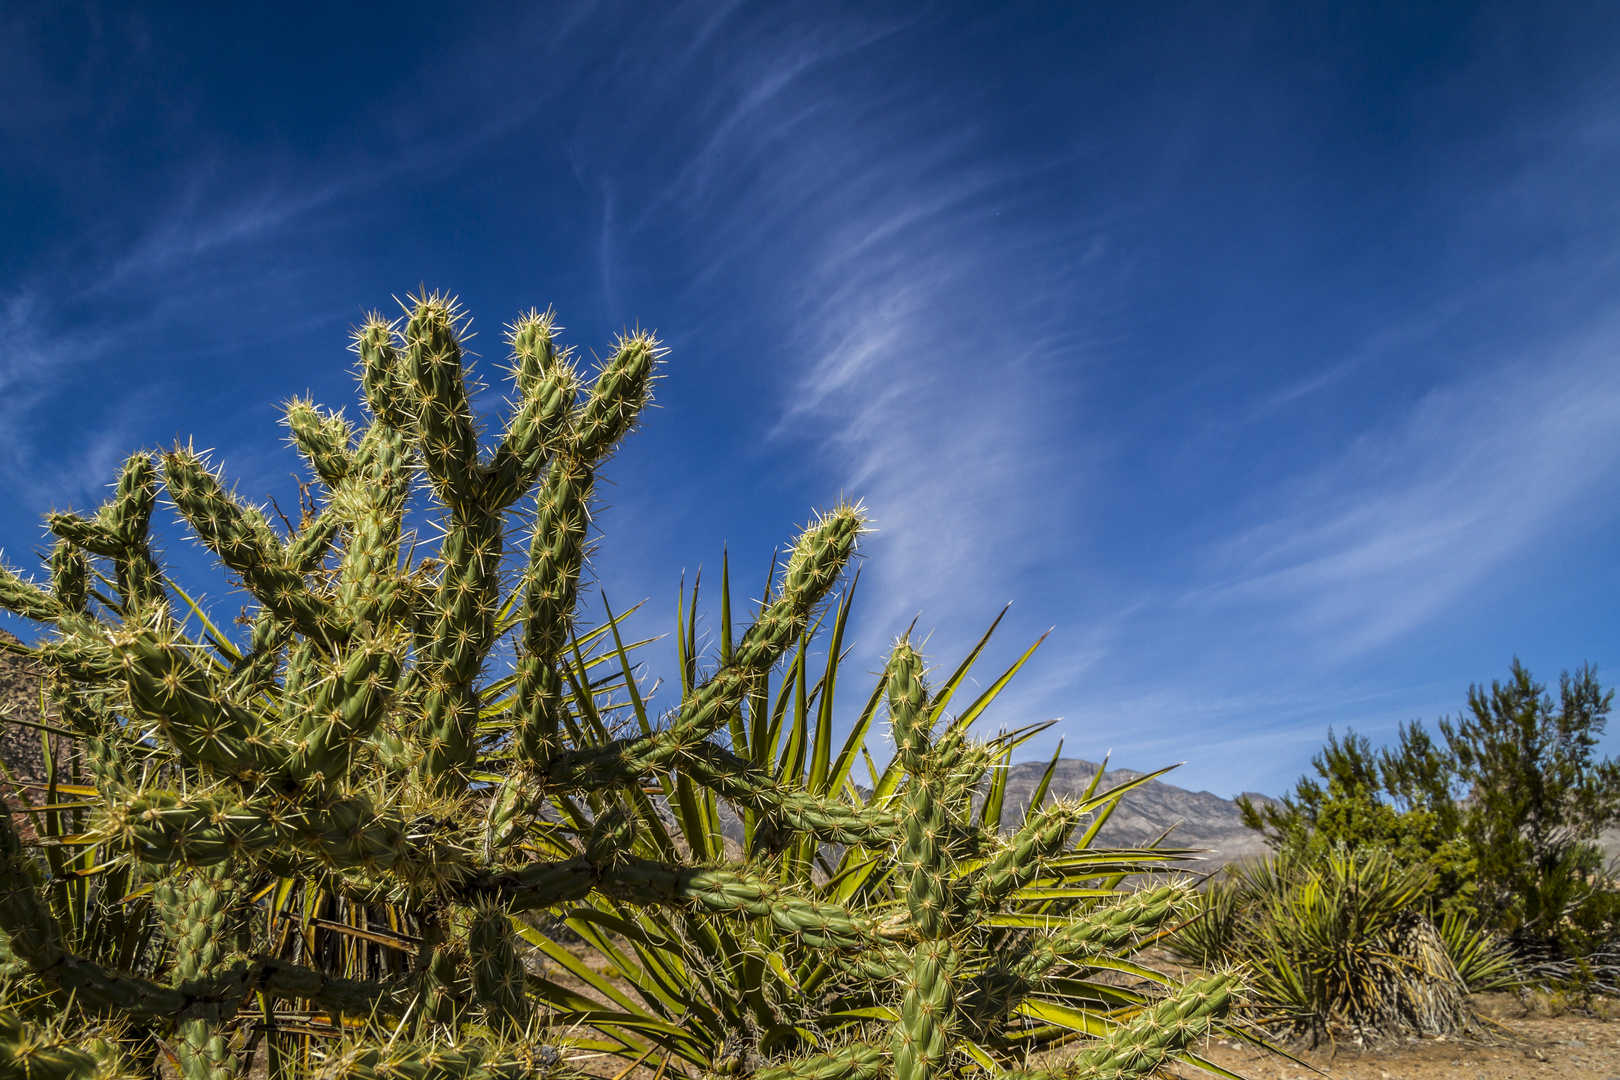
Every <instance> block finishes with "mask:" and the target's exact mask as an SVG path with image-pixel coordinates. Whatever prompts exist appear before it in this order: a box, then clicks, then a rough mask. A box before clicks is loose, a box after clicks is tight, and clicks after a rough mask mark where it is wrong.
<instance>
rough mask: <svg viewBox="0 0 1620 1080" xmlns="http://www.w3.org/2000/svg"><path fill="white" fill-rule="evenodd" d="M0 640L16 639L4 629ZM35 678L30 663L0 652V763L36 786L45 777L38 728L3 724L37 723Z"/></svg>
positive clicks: (38, 674) (37, 690) (10, 653)
mask: <svg viewBox="0 0 1620 1080" xmlns="http://www.w3.org/2000/svg"><path fill="white" fill-rule="evenodd" d="M0 639H4V640H5V641H9V642H12V643H15V642H16V640H17V639H16V638H15V637H13V636H12V635H10V634H8V633H7V632H6V631H4V630H0ZM39 679H40V672H39V668H38V666H37V665H35V664H34V663H33V662H32V661H31V660H29V659H28V658H27V657H23V656H18V655H17V654H16V653H13V652H8V651H6V650H4V649H0V760H3V761H4V762H5V763H6V765H7V766H8V767H9V768H10V769H11V770H12V772H13V773H14V774H15V775H16V777H17V779H18V780H22V781H25V782H32V783H36V784H37V783H41V782H43V780H44V778H45V755H44V753H43V751H42V750H41V747H40V740H39V736H40V731H39V729H38V728H31V727H24V726H23V725H21V724H10V723H5V722H4V721H5V720H6V719H9V718H11V717H17V718H19V719H22V720H32V721H34V722H35V723H38V722H39Z"/></svg>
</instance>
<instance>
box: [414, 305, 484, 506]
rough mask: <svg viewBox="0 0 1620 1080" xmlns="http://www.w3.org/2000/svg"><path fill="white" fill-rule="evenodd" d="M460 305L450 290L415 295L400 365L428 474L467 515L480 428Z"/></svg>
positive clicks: (436, 487) (475, 479) (475, 485)
mask: <svg viewBox="0 0 1620 1080" xmlns="http://www.w3.org/2000/svg"><path fill="white" fill-rule="evenodd" d="M461 320H462V313H461V310H460V309H459V308H458V307H457V306H456V302H455V301H454V300H453V299H452V298H450V297H447V296H441V295H440V294H438V293H433V294H430V295H427V296H423V297H421V298H419V299H417V300H416V303H415V306H414V307H413V308H412V309H411V312H410V317H409V319H408V320H407V321H406V324H405V352H404V356H403V363H402V365H401V366H400V368H399V371H400V372H401V374H402V375H403V376H404V381H405V382H406V383H407V385H408V386H409V387H410V391H409V392H410V394H411V396H412V397H413V398H414V404H415V410H416V416H415V419H416V430H417V433H418V439H419V441H420V446H421V451H422V461H423V463H424V464H426V466H427V472H428V478H429V479H430V480H431V481H432V483H433V488H434V490H435V491H436V492H437V493H438V495H439V498H440V499H442V500H443V501H444V502H445V504H446V505H448V506H450V507H451V508H452V509H453V510H456V511H459V512H460V513H462V514H464V515H467V514H470V513H471V512H472V511H473V510H474V502H475V499H476V498H477V495H478V433H477V431H476V430H475V429H474V427H473V416H472V406H471V405H470V404H469V403H468V401H467V384H466V380H465V377H464V375H463V368H462V362H461V338H460V323H461Z"/></svg>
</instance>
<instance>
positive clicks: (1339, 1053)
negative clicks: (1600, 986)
mask: <svg viewBox="0 0 1620 1080" xmlns="http://www.w3.org/2000/svg"><path fill="white" fill-rule="evenodd" d="M1493 1005H1494V1006H1495V1007H1492V1006H1493ZM1515 1005H1516V1003H1515ZM1482 1011H1483V1012H1485V1013H1487V1014H1493V1013H1494V1014H1495V1019H1494V1020H1493V1024H1494V1025H1495V1026H1496V1028H1497V1031H1498V1033H1499V1038H1498V1039H1497V1040H1495V1041H1488V1042H1455V1041H1452V1040H1450V1039H1446V1040H1443V1041H1442V1040H1439V1039H1421V1040H1409V1041H1407V1042H1405V1043H1403V1044H1399V1045H1397V1046H1395V1047H1392V1048H1387V1049H1378V1050H1362V1049H1359V1048H1357V1047H1354V1046H1344V1045H1341V1046H1339V1047H1338V1048H1337V1050H1336V1051H1335V1050H1334V1049H1331V1048H1325V1047H1324V1048H1319V1049H1318V1050H1317V1051H1315V1052H1309V1051H1299V1052H1297V1053H1296V1056H1297V1057H1298V1058H1299V1060H1300V1061H1301V1062H1303V1063H1304V1065H1301V1064H1296V1063H1295V1062H1293V1061H1289V1060H1288V1059H1287V1058H1283V1057H1279V1056H1276V1055H1273V1054H1266V1053H1259V1052H1256V1051H1255V1050H1253V1049H1252V1048H1250V1047H1246V1046H1234V1045H1232V1044H1230V1043H1226V1044H1220V1043H1217V1044H1213V1045H1211V1046H1210V1047H1209V1048H1208V1050H1207V1051H1206V1053H1205V1054H1204V1056H1206V1057H1208V1058H1209V1059H1210V1060H1211V1061H1213V1062H1215V1063H1216V1064H1218V1065H1221V1066H1222V1067H1224V1068H1227V1069H1230V1070H1231V1071H1233V1072H1235V1073H1238V1074H1239V1075H1241V1076H1245V1077H1248V1078H1250V1080H1296V1078H1297V1080H1307V1078H1309V1077H1314V1076H1327V1077H1333V1078H1335V1080H1340V1078H1342V1080H1519V1078H1521V1077H1549V1078H1550V1077H1557V1078H1559V1080H1617V1078H1620V1020H1605V1019H1599V1018H1598V1017H1596V1016H1590V1015H1581V1014H1577V1013H1566V1014H1564V1015H1562V1016H1557V1017H1549V1016H1545V1015H1543V1016H1533V1015H1524V1010H1523V1009H1520V1008H1517V1007H1515V1006H1514V1005H1506V1004H1505V1003H1490V1004H1488V1005H1487V1007H1486V1008H1485V1009H1483V1010H1482ZM1515 1014H1518V1015H1515ZM1305 1066H1310V1068H1306V1067H1305ZM1313 1070H1316V1071H1314V1072H1313ZM1184 1075H1186V1076H1188V1078H1189V1080H1191V1078H1192V1077H1206V1076H1208V1075H1209V1074H1208V1073H1204V1072H1202V1071H1198V1072H1188V1073H1185V1074H1184Z"/></svg>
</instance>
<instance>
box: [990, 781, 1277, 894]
mask: <svg viewBox="0 0 1620 1080" xmlns="http://www.w3.org/2000/svg"><path fill="white" fill-rule="evenodd" d="M1046 766H1047V763H1046V762H1043V761H1026V762H1023V763H1022V764H1018V765H1014V766H1012V767H1011V768H1010V769H1009V770H1008V772H1007V801H1006V807H1007V809H1006V815H1005V816H1006V818H1007V819H1008V820H1016V819H1017V815H1015V814H1014V813H1013V811H1014V810H1017V811H1020V812H1021V811H1022V809H1023V808H1024V807H1026V806H1028V805H1029V801H1030V798H1031V797H1032V796H1033V795H1034V794H1035V789H1036V787H1038V786H1039V785H1040V782H1041V776H1042V775H1043V774H1044V773H1045V772H1046ZM1098 768H1100V766H1099V765H1098V764H1097V763H1096V762H1093V761H1085V760H1082V759H1080V758H1062V759H1059V761H1058V763H1057V768H1056V769H1054V770H1053V774H1052V786H1051V788H1050V790H1049V791H1048V793H1047V798H1048V799H1051V798H1077V797H1079V796H1080V795H1081V794H1083V793H1084V792H1085V790H1086V788H1087V786H1089V785H1090V783H1091V779H1092V777H1094V776H1096V775H1097V770H1098ZM1142 775H1143V774H1142V773H1139V772H1134V771H1132V770H1130V769H1109V770H1108V771H1107V772H1106V773H1105V774H1104V775H1103V779H1102V783H1101V784H1099V785H1098V791H1105V790H1107V789H1108V788H1111V787H1114V786H1115V785H1118V784H1122V783H1125V782H1126V781H1128V780H1135V779H1137V778H1138V777H1140V776H1142ZM1170 775H1171V776H1174V775H1175V774H1174V773H1171V774H1170ZM1249 798H1251V799H1253V800H1254V801H1255V803H1256V804H1263V803H1268V802H1270V801H1271V800H1270V799H1269V798H1267V797H1266V796H1264V795H1256V794H1253V793H1250V794H1249ZM1166 829H1169V830H1171V832H1170V835H1169V836H1168V837H1167V838H1166V840H1165V845H1166V846H1168V847H1182V848H1199V849H1203V851H1204V854H1203V856H1202V861H1201V863H1200V865H1199V866H1198V867H1197V869H1198V870H1200V871H1207V870H1212V869H1214V868H1216V867H1218V866H1222V865H1224V864H1226V863H1228V862H1232V861H1234V860H1236V859H1243V858H1248V857H1251V856H1258V855H1263V854H1264V853H1265V852H1266V850H1267V849H1266V846H1265V843H1264V842H1263V841H1262V840H1261V838H1260V834H1259V833H1255V832H1251V831H1250V830H1248V829H1246V828H1244V827H1243V820H1242V818H1241V817H1240V816H1239V814H1238V808H1237V804H1236V803H1235V802H1233V801H1232V800H1230V799H1223V798H1221V797H1220V796H1219V795H1215V794H1212V793H1210V792H1208V791H1188V790H1187V789H1185V788H1179V787H1176V786H1175V785H1174V784H1169V783H1166V782H1165V781H1163V780H1149V781H1148V782H1147V783H1146V784H1144V785H1142V786H1141V787H1139V788H1137V789H1136V790H1134V791H1131V792H1129V793H1127V794H1126V795H1125V797H1124V798H1123V799H1121V800H1120V805H1119V808H1118V809H1116V810H1115V811H1114V814H1113V816H1112V817H1110V818H1109V819H1108V823H1107V824H1106V825H1104V826H1103V829H1102V832H1101V833H1100V834H1099V835H1098V842H1099V843H1101V844H1103V845H1105V846H1109V847H1136V846H1139V845H1142V844H1147V843H1151V842H1152V841H1153V840H1155V839H1156V838H1157V837H1159V836H1160V835H1161V834H1162V833H1164V831H1165V830H1166Z"/></svg>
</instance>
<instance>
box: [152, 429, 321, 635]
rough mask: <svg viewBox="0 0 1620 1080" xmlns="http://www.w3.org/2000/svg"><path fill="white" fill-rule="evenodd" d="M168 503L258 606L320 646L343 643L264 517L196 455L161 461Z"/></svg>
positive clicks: (182, 453) (184, 451)
mask: <svg viewBox="0 0 1620 1080" xmlns="http://www.w3.org/2000/svg"><path fill="white" fill-rule="evenodd" d="M163 475H164V480H165V482H166V485H167V487H168V491H169V497H170V498H172V499H173V500H174V504H175V506H176V507H178V508H179V510H180V513H181V515H182V516H183V517H184V518H185V519H186V522H187V523H188V524H189V525H190V526H191V528H192V529H193V531H195V532H196V534H197V538H198V539H199V540H201V541H202V542H203V544H204V545H205V546H207V548H208V549H209V550H210V551H212V552H213V553H214V554H215V555H217V556H218V557H219V560H220V561H221V562H222V563H224V564H225V566H226V567H227V568H229V569H231V570H233V571H235V572H236V573H237V574H239V575H240V576H241V578H242V582H243V584H245V585H246V586H247V587H248V588H249V589H250V590H252V592H253V595H254V596H255V597H257V598H258V601H259V603H261V604H263V605H264V606H265V607H267V608H269V609H270V610H271V611H274V612H275V613H276V615H277V617H278V618H281V619H283V620H285V621H286V622H289V623H291V624H292V625H293V626H295V627H297V629H298V632H299V633H301V634H304V635H305V636H307V637H310V638H312V639H316V640H322V641H325V640H339V639H341V638H342V636H343V630H342V628H341V627H340V626H339V624H338V620H337V614H336V612H335V611H334V609H333V607H332V603H331V601H330V600H328V599H326V598H325V597H322V596H318V595H316V594H315V593H314V592H312V591H311V590H310V588H309V586H308V585H307V584H306V583H305V581H304V577H303V573H302V572H301V570H300V569H299V568H297V567H294V566H289V565H287V563H286V561H285V559H284V555H285V553H284V552H283V551H282V549H281V544H280V542H279V540H278V539H277V538H276V535H275V533H274V532H273V531H272V530H271V529H270V527H269V524H268V523H267V522H266V521H265V520H264V516H263V515H262V514H260V513H259V512H258V511H257V510H255V509H253V508H251V507H246V506H243V505H242V504H241V503H240V502H238V501H237V499H236V497H235V496H233V495H232V494H231V493H230V492H228V491H226V490H225V488H224V487H223V486H222V485H221V484H220V482H219V478H218V477H216V476H215V475H214V474H213V473H212V472H210V471H209V470H208V467H207V466H206V465H205V464H203V461H202V459H201V458H199V457H198V456H197V455H196V454H195V453H194V452H193V451H192V450H190V449H189V448H187V447H179V446H177V447H175V448H174V449H173V450H171V451H169V452H168V453H166V454H164V455H163Z"/></svg>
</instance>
